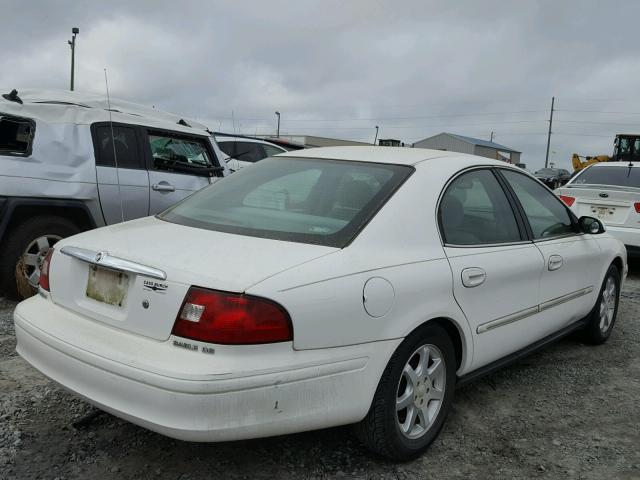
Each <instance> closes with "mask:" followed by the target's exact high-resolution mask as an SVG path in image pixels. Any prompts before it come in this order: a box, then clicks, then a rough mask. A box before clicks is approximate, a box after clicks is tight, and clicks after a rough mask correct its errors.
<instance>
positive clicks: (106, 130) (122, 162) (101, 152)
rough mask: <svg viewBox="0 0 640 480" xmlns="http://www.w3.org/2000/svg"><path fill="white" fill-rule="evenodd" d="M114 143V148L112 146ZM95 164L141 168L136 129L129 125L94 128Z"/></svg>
mask: <svg viewBox="0 0 640 480" xmlns="http://www.w3.org/2000/svg"><path fill="white" fill-rule="evenodd" d="M114 145H115V148H114ZM95 146H96V165H100V166H102V167H115V166H116V164H117V166H118V168H142V164H141V161H140V155H139V149H138V140H137V137H136V131H135V130H134V129H133V128H131V127H122V126H119V125H113V126H111V125H101V126H99V127H97V128H96V129H95Z"/></svg>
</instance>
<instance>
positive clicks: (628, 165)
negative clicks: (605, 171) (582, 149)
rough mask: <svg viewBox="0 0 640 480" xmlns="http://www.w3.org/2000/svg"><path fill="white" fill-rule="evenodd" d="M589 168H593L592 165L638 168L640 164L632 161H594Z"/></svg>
mask: <svg viewBox="0 0 640 480" xmlns="http://www.w3.org/2000/svg"><path fill="white" fill-rule="evenodd" d="M589 167H590V168H594V167H598V168H601V167H635V168H638V167H640V165H637V164H635V163H633V162H599V163H594V164H592V165H590V166H589Z"/></svg>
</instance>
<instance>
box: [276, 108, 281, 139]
mask: <svg viewBox="0 0 640 480" xmlns="http://www.w3.org/2000/svg"><path fill="white" fill-rule="evenodd" d="M276 115H277V116H278V130H277V131H276V137H277V138H280V112H276Z"/></svg>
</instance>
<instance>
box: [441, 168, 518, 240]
mask: <svg viewBox="0 0 640 480" xmlns="http://www.w3.org/2000/svg"><path fill="white" fill-rule="evenodd" d="M439 215H440V224H441V228H442V234H443V236H444V241H445V243H447V244H452V245H487V244H498V243H511V242H518V241H520V240H521V237H520V232H519V230H518V224H517V222H516V219H515V216H514V214H513V210H512V209H511V206H510V205H509V202H508V200H507V197H506V195H505V193H504V191H503V190H502V187H501V186H500V184H499V183H498V180H497V179H496V177H495V176H494V174H493V173H492V172H491V171H490V170H472V171H470V172H468V173H464V174H462V175H460V176H459V177H458V178H456V179H455V180H454V181H453V182H451V184H450V185H449V187H448V188H447V190H446V192H445V193H444V195H443V196H442V200H441V202H440V213H439Z"/></svg>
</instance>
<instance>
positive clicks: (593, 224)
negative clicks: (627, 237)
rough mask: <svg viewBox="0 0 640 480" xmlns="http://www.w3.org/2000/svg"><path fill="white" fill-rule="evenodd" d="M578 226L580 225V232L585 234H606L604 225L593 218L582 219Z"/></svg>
mask: <svg viewBox="0 0 640 480" xmlns="http://www.w3.org/2000/svg"><path fill="white" fill-rule="evenodd" d="M578 224H579V225H580V231H582V232H583V233H590V234H592V235H596V234H598V233H604V231H605V229H604V225H602V222H600V220H598V219H597V218H593V217H580V219H579V220H578Z"/></svg>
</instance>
